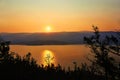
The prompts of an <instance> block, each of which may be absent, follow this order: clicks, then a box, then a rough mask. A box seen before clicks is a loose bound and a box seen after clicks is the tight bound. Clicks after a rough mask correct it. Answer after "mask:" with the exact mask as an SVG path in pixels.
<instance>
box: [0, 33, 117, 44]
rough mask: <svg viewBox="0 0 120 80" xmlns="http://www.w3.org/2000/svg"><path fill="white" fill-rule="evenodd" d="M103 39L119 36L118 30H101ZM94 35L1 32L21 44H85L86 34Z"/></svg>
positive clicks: (5, 37)
mask: <svg viewBox="0 0 120 80" xmlns="http://www.w3.org/2000/svg"><path fill="white" fill-rule="evenodd" d="M100 34H101V39H103V38H104V37H105V35H108V36H111V35H114V36H117V35H116V34H117V33H116V32H101V33H100ZM91 35H93V33H92V32H58V33H0V39H1V40H7V41H11V44H19V45H66V44H84V40H83V38H84V37H85V36H87V37H88V36H91Z"/></svg>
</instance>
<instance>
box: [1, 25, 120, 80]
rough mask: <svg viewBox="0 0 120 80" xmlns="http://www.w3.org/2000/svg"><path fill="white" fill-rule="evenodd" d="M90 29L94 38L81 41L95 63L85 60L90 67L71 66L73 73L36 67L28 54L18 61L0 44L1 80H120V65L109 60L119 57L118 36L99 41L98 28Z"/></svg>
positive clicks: (55, 68)
mask: <svg viewBox="0 0 120 80" xmlns="http://www.w3.org/2000/svg"><path fill="white" fill-rule="evenodd" d="M93 28H94V31H95V32H94V33H95V34H94V35H93V36H90V37H85V38H84V41H85V43H86V44H87V46H88V47H90V48H91V52H92V54H93V56H94V59H92V60H91V59H89V58H88V60H89V61H90V62H91V65H90V66H88V65H87V64H86V63H82V65H81V66H77V63H76V62H74V66H75V67H74V70H71V69H70V68H68V70H65V69H63V68H62V67H61V65H59V64H58V66H54V64H51V63H48V65H47V66H45V67H44V66H43V65H38V64H37V63H36V61H35V59H34V58H32V57H31V54H30V53H28V54H27V55H25V56H24V57H21V56H19V55H18V54H16V53H14V52H10V51H9V49H10V48H9V42H0V80H120V61H119V60H116V59H115V57H112V56H111V55H116V56H117V57H120V34H119V33H118V34H116V35H118V37H114V36H112V35H111V36H106V38H105V39H104V40H102V41H101V40H100V34H99V30H98V28H97V27H93Z"/></svg>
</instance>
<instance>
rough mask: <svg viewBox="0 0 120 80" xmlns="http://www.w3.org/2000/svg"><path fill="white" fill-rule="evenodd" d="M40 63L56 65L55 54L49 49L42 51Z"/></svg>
mask: <svg viewBox="0 0 120 80" xmlns="http://www.w3.org/2000/svg"><path fill="white" fill-rule="evenodd" d="M42 64H43V65H44V66H47V65H51V64H54V65H56V60H55V55H54V53H53V52H52V51H51V50H44V51H43V53H42Z"/></svg>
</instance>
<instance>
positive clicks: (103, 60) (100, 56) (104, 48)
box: [84, 26, 119, 80]
mask: <svg viewBox="0 0 120 80" xmlns="http://www.w3.org/2000/svg"><path fill="white" fill-rule="evenodd" d="M93 29H94V31H95V32H94V34H95V35H93V36H91V37H84V40H85V42H86V43H87V44H88V47H89V48H90V49H91V51H92V53H93V54H94V58H95V59H94V60H91V61H92V64H94V65H93V66H95V67H99V69H97V74H100V75H101V73H102V74H104V76H105V80H110V79H112V80H118V78H119V76H117V73H118V65H116V64H115V60H114V58H113V57H112V56H110V54H111V53H114V54H117V55H119V52H118V51H119V50H116V52H118V53H116V52H113V49H111V47H112V46H111V45H112V44H111V41H113V42H114V43H118V40H117V38H115V37H113V36H112V37H111V38H114V39H111V38H110V37H109V36H106V38H105V39H104V40H101V39H100V34H99V29H98V28H97V27H95V26H93ZM117 47H118V45H117V46H114V48H115V49H117ZM98 72H99V73H98Z"/></svg>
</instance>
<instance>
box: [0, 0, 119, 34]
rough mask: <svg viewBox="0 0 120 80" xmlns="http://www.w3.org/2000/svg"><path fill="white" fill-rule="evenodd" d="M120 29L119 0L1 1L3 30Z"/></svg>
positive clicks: (16, 31)
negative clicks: (94, 27)
mask: <svg viewBox="0 0 120 80" xmlns="http://www.w3.org/2000/svg"><path fill="white" fill-rule="evenodd" d="M92 25H95V26H98V27H99V29H100V30H101V31H114V30H120V0H0V32H10V33H19V32H30V33H31V32H45V30H46V29H45V28H46V27H47V26H50V27H51V32H75V31H91V30H92Z"/></svg>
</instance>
